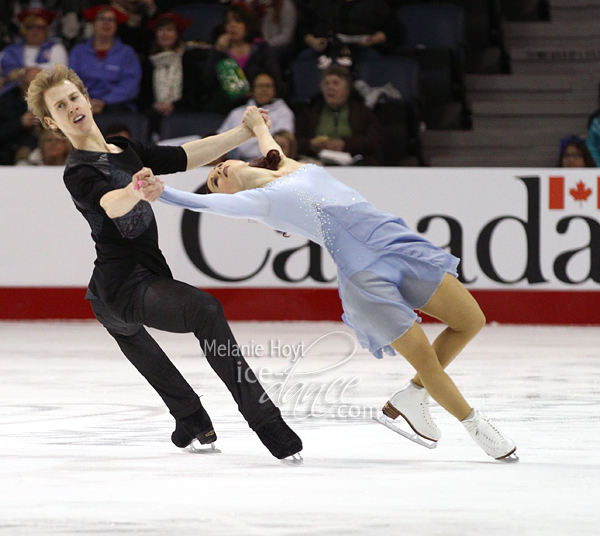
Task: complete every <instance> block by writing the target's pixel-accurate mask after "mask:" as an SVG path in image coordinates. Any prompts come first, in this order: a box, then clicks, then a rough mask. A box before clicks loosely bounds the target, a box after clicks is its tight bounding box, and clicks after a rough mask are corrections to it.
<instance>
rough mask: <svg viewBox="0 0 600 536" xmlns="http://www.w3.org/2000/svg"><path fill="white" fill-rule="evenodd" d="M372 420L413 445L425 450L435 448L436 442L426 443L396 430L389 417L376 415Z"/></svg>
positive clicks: (414, 436) (420, 438) (419, 438)
mask: <svg viewBox="0 0 600 536" xmlns="http://www.w3.org/2000/svg"><path fill="white" fill-rule="evenodd" d="M373 420H374V421H375V422H378V423H379V424H382V425H383V426H385V427H386V428H389V429H390V430H392V431H394V432H396V433H397V434H400V435H401V436H402V437H405V438H406V439H409V440H410V441H412V442H413V443H416V444H417V445H421V446H422V447H425V448H426V449H435V448H437V441H428V440H427V439H424V438H422V437H421V436H419V435H417V434H410V433H408V432H405V431H404V430H402V429H401V428H398V427H397V426H396V425H395V424H394V423H393V421H392V420H391V419H390V418H389V417H386V416H385V415H378V416H376V417H373Z"/></svg>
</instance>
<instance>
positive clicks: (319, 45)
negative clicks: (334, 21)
mask: <svg viewBox="0 0 600 536" xmlns="http://www.w3.org/2000/svg"><path fill="white" fill-rule="evenodd" d="M304 42H305V43H306V44H307V45H308V46H309V47H310V48H312V49H313V50H315V51H317V52H323V51H324V50H325V49H326V48H327V39H326V38H325V37H315V36H314V35H312V34H308V35H307V36H306V37H305V38H304Z"/></svg>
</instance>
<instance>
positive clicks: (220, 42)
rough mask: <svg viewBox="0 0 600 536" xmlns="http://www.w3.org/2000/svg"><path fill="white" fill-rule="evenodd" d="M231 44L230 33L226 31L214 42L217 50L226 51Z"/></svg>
mask: <svg viewBox="0 0 600 536" xmlns="http://www.w3.org/2000/svg"><path fill="white" fill-rule="evenodd" d="M230 45H231V35H230V34H228V33H224V34H221V35H220V36H219V38H218V39H217V41H216V43H215V48H216V49H217V50H218V51H219V52H223V53H226V52H227V51H228V50H229V46H230Z"/></svg>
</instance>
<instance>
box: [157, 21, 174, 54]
mask: <svg viewBox="0 0 600 536" xmlns="http://www.w3.org/2000/svg"><path fill="white" fill-rule="evenodd" d="M178 40H179V34H178V33H177V26H176V25H175V24H174V23H173V24H165V25H164V26H161V27H160V28H159V29H158V30H156V44H157V45H158V46H159V47H160V48H161V49H162V50H172V49H173V48H175V45H176V44H177V41H178Z"/></svg>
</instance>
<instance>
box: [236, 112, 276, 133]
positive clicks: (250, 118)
mask: <svg viewBox="0 0 600 536" xmlns="http://www.w3.org/2000/svg"><path fill="white" fill-rule="evenodd" d="M263 114H265V115H266V117H267V119H268V121H269V122H270V121H271V120H270V119H269V114H268V112H267V111H266V110H262V109H261V108H257V107H256V106H248V107H247V108H246V111H245V112H244V117H243V118H242V123H243V124H244V125H246V126H247V127H248V128H249V129H250V130H252V131H253V132H254V129H256V128H258V127H261V126H262V125H266V122H265V118H264V116H263ZM266 126H267V128H268V125H266Z"/></svg>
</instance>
